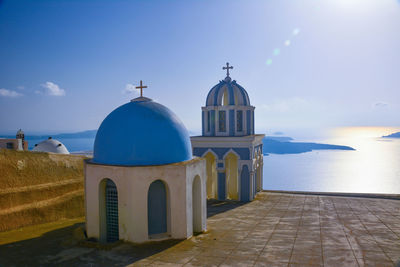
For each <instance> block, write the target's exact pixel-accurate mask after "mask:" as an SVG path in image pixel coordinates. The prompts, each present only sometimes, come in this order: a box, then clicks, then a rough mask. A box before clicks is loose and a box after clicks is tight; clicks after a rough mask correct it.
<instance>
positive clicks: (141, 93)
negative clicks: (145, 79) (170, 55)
mask: <svg viewBox="0 0 400 267" xmlns="http://www.w3.org/2000/svg"><path fill="white" fill-rule="evenodd" d="M143 88H147V86H146V85H143V84H142V80H140V86H136V89H140V97H143Z"/></svg>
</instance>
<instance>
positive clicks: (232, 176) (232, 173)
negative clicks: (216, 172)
mask: <svg viewBox="0 0 400 267" xmlns="http://www.w3.org/2000/svg"><path fill="white" fill-rule="evenodd" d="M238 160H239V157H238V156H237V155H236V154H234V153H232V152H229V153H228V155H227V156H226V157H225V173H226V187H227V193H228V194H227V196H228V199H234V200H238V199H239V194H238V182H239V181H238Z"/></svg>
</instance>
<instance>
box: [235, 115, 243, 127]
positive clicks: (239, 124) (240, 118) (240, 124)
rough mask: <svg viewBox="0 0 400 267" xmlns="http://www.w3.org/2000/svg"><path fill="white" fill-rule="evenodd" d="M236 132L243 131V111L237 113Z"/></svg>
mask: <svg viewBox="0 0 400 267" xmlns="http://www.w3.org/2000/svg"><path fill="white" fill-rule="evenodd" d="M236 130H237V131H238V132H241V131H243V111H242V110H238V111H236Z"/></svg>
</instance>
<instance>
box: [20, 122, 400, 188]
mask: <svg viewBox="0 0 400 267" xmlns="http://www.w3.org/2000/svg"><path fill="white" fill-rule="evenodd" d="M397 131H400V128H387V127H385V128H382V127H373V128H371V127H347V128H339V129H334V130H332V131H329V134H327V135H326V134H321V135H324V136H322V137H318V135H315V132H313V137H312V138H311V139H307V138H304V137H300V139H297V138H296V136H292V137H294V138H295V140H294V142H296V141H307V142H318V143H327V144H334V145H347V146H351V147H353V148H355V149H356V150H355V151H344V150H316V151H312V152H307V153H301V154H284V155H277V154H270V155H268V156H264V171H263V173H264V179H263V188H264V189H267V190H296V191H319V192H352V193H387V194H400V139H399V138H397V139H395V138H380V136H382V135H387V134H390V133H393V132H397ZM59 140H60V141H61V142H63V143H64V145H65V146H66V147H67V148H68V150H69V151H70V152H77V151H93V144H94V138H65V139H59ZM27 141H28V144H29V149H30V150H31V149H32V148H33V147H34V145H35V144H36V143H39V142H40V141H41V140H29V139H28V140H27Z"/></svg>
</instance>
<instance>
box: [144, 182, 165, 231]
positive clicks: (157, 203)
mask: <svg viewBox="0 0 400 267" xmlns="http://www.w3.org/2000/svg"><path fill="white" fill-rule="evenodd" d="M147 220H148V221H147V222H148V234H149V235H156V234H162V233H166V232H167V190H166V188H165V184H164V183H163V182H162V181H161V180H156V181H154V182H153V183H151V185H150V187H149V192H148V195H147Z"/></svg>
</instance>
